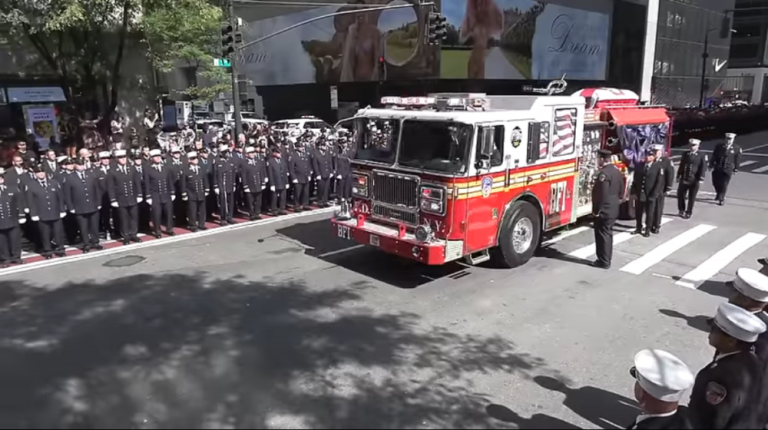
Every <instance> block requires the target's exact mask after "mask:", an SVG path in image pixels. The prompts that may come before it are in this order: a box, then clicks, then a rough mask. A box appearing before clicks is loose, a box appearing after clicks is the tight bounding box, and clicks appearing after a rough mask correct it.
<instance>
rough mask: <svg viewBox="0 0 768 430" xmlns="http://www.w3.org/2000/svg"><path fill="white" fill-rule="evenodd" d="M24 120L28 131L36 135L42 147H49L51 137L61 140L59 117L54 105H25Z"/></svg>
mask: <svg viewBox="0 0 768 430" xmlns="http://www.w3.org/2000/svg"><path fill="white" fill-rule="evenodd" d="M24 122H25V123H26V125H27V133H29V134H32V135H34V136H35V139H36V140H37V142H38V143H39V144H40V149H48V146H49V145H50V144H51V138H55V139H56V140H57V141H58V140H59V137H58V119H57V118H56V108H54V107H53V105H27V106H24Z"/></svg>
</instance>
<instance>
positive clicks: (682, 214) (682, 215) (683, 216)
mask: <svg viewBox="0 0 768 430" xmlns="http://www.w3.org/2000/svg"><path fill="white" fill-rule="evenodd" d="M677 216H679V217H680V218H685V212H680V213H678V214H677Z"/></svg>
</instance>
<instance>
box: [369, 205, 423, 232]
mask: <svg viewBox="0 0 768 430" xmlns="http://www.w3.org/2000/svg"><path fill="white" fill-rule="evenodd" d="M373 217H374V218H378V219H381V220H383V221H390V222H394V223H398V224H407V225H410V226H413V227H416V226H418V225H419V213H418V212H414V211H410V210H403V209H397V208H392V207H389V206H383V205H380V204H376V203H374V204H373Z"/></svg>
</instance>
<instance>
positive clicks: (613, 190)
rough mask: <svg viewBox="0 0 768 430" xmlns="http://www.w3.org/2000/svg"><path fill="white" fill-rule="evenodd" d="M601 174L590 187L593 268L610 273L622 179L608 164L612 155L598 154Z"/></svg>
mask: <svg viewBox="0 0 768 430" xmlns="http://www.w3.org/2000/svg"><path fill="white" fill-rule="evenodd" d="M597 153H598V157H599V158H598V163H599V165H600V170H599V171H598V172H597V176H596V178H595V183H594V185H593V186H592V215H593V216H594V217H595V220H594V230H595V251H596V254H597V260H595V262H594V263H593V265H594V266H595V267H598V268H601V269H609V268H610V267H611V260H612V259H613V225H614V224H615V223H616V219H617V218H618V217H619V206H620V205H621V198H622V194H623V188H624V185H623V184H624V177H623V175H622V174H621V172H620V171H619V169H618V168H617V167H616V166H615V165H614V164H613V163H611V151H609V150H607V149H601V150H599V151H598V152H597Z"/></svg>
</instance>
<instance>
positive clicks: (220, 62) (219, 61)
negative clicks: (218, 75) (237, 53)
mask: <svg viewBox="0 0 768 430" xmlns="http://www.w3.org/2000/svg"><path fill="white" fill-rule="evenodd" d="M213 65H214V66H215V67H232V62H230V61H229V59H227V58H214V59H213Z"/></svg>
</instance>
